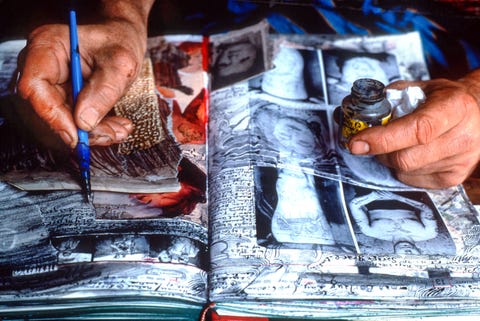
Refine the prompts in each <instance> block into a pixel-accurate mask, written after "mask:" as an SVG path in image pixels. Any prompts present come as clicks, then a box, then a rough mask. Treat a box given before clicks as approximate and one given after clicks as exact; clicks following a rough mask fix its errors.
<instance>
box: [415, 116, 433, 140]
mask: <svg viewBox="0 0 480 321" xmlns="http://www.w3.org/2000/svg"><path fill="white" fill-rule="evenodd" d="M434 127H435V126H434V124H433V121H432V119H431V118H430V117H429V116H428V115H426V114H420V115H418V117H417V119H416V120H415V133H416V139H417V142H418V143H419V144H420V145H425V144H428V143H429V142H431V141H432V139H433V136H434Z"/></svg>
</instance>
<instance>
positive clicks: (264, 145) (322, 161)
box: [250, 99, 337, 175]
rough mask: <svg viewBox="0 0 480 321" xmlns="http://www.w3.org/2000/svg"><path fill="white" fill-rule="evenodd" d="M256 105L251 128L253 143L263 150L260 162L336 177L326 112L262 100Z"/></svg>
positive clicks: (256, 101) (258, 158) (257, 101)
mask: <svg viewBox="0 0 480 321" xmlns="http://www.w3.org/2000/svg"><path fill="white" fill-rule="evenodd" d="M286 104H287V105H288V102H286ZM253 105H254V106H256V107H255V108H254V109H253V110H254V111H253V115H252V119H251V127H250V128H251V132H252V144H253V145H254V146H258V147H257V148H259V152H258V155H256V156H255V158H256V159H257V161H258V162H260V163H268V164H288V166H294V167H308V168H311V169H315V170H318V171H319V172H321V173H323V174H325V175H329V174H330V175H335V174H336V164H337V163H336V158H335V153H334V151H333V150H332V149H331V148H330V145H329V129H328V126H327V123H328V121H327V116H326V112H325V111H321V110H304V109H303V110H299V109H296V108H288V107H285V106H281V105H279V104H276V103H272V102H269V101H265V100H262V99H259V100H252V101H251V106H253Z"/></svg>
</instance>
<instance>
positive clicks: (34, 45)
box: [17, 0, 153, 148]
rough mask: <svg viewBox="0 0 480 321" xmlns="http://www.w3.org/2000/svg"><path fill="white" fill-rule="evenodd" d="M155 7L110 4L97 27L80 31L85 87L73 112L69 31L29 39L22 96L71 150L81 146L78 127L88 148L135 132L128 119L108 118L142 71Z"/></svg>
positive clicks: (148, 0)
mask: <svg viewBox="0 0 480 321" xmlns="http://www.w3.org/2000/svg"><path fill="white" fill-rule="evenodd" d="M152 4H153V0H144V1H135V0H131V1H128V0H124V1H122V0H117V1H115V0H110V1H109V0H106V1H103V9H104V11H103V12H102V13H101V16H100V18H99V23H97V24H90V25H79V26H78V36H79V44H80V45H79V49H80V55H81V64H82V73H83V77H84V80H85V81H84V87H83V89H82V91H81V92H80V93H79V95H78V100H77V106H75V108H73V106H71V102H72V99H71V84H70V42H69V30H68V26H67V25H44V26H41V27H39V28H37V29H36V30H34V31H33V32H32V33H31V34H30V36H29V38H28V41H27V46H26V47H25V48H24V49H23V50H22V52H21V53H20V55H19V60H18V65H19V67H18V70H19V72H20V78H19V81H18V83H17V90H18V93H19V95H20V96H21V97H22V98H23V99H25V100H27V101H28V102H29V103H30V104H31V106H32V108H33V110H34V111H35V113H36V114H37V115H38V116H39V117H40V118H41V119H42V120H43V121H44V122H45V123H47V124H48V125H49V127H50V128H51V129H52V130H53V131H54V132H55V133H57V134H58V135H59V136H60V137H61V138H62V140H63V141H64V142H65V143H66V144H67V145H69V146H70V147H72V148H73V147H75V146H76V144H77V141H78V137H77V127H78V128H81V129H83V130H86V131H89V132H90V143H91V144H97V145H109V144H112V143H117V142H120V141H122V140H124V139H125V138H126V137H127V136H128V135H129V133H130V132H131V131H132V130H133V128H132V123H131V122H130V121H129V120H128V119H125V118H121V117H105V116H106V115H107V113H108V112H109V111H110V109H111V108H112V107H113V105H114V104H115V103H116V102H117V100H118V99H119V98H120V97H121V96H122V95H123V94H124V93H125V92H126V90H127V89H128V87H129V86H130V85H131V84H132V82H133V81H134V80H135V78H136V76H137V75H138V73H139V71H140V68H141V64H142V62H143V57H144V54H145V50H146V39H147V30H146V29H147V18H148V12H149V10H150V8H151V5H152ZM92 14H94V13H92ZM104 117H105V118H104Z"/></svg>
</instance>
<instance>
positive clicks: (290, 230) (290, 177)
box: [254, 167, 354, 253]
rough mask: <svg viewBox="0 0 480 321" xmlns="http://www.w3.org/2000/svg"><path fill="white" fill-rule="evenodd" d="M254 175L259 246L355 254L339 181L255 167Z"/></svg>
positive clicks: (301, 173) (282, 169)
mask: <svg viewBox="0 0 480 321" xmlns="http://www.w3.org/2000/svg"><path fill="white" fill-rule="evenodd" d="M254 175H255V205H256V206H255V211H256V222H257V241H258V243H259V244H261V245H263V246H276V245H277V246H278V245H280V246H281V245H284V246H287V245H289V246H291V247H297V248H303V247H305V246H313V245H318V246H326V247H327V248H331V249H332V250H333V251H340V252H352V253H354V243H353V240H352V238H351V236H350V231H349V227H348V223H347V222H348V221H347V219H346V216H345V215H346V213H345V212H344V211H343V209H342V205H341V203H340V202H339V189H338V182H336V181H333V180H328V179H323V178H320V177H317V176H314V175H310V174H307V173H304V172H298V171H293V170H288V169H284V168H274V167H255V172H254ZM292 244H293V245H292Z"/></svg>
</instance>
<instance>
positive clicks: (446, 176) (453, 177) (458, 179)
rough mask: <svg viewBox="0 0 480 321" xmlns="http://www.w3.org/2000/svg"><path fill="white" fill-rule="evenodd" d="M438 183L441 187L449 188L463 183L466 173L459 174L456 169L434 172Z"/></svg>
mask: <svg viewBox="0 0 480 321" xmlns="http://www.w3.org/2000/svg"><path fill="white" fill-rule="evenodd" d="M434 176H435V177H434V178H435V182H436V185H437V186H438V187H439V188H447V187H452V186H456V185H459V184H461V183H462V182H463V181H464V180H465V176H464V175H459V174H458V172H456V171H448V172H440V173H436V174H434Z"/></svg>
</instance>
